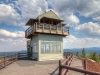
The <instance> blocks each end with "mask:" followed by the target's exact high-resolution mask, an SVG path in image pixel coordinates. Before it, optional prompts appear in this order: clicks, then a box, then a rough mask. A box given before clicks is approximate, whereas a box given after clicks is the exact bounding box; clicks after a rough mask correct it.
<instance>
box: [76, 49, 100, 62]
mask: <svg viewBox="0 0 100 75" xmlns="http://www.w3.org/2000/svg"><path fill="white" fill-rule="evenodd" d="M76 56H77V57H82V58H89V59H92V60H95V61H97V62H99V63H100V54H97V53H96V52H90V54H89V55H87V54H86V50H85V49H84V48H83V49H82V54H80V53H79V52H76Z"/></svg>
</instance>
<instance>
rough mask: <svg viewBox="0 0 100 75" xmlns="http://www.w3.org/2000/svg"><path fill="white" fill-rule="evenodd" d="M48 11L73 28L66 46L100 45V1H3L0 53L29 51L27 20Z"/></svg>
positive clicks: (64, 45)
mask: <svg viewBox="0 0 100 75" xmlns="http://www.w3.org/2000/svg"><path fill="white" fill-rule="evenodd" d="M48 10H53V11H54V12H55V13H56V14H57V15H58V16H59V17H60V18H61V19H63V20H64V23H65V24H66V26H68V27H70V35H69V36H66V37H64V38H63V49H70V48H88V47H100V0H0V52H8V51H20V50H26V49H27V48H26V47H27V46H26V41H27V39H25V30H26V29H27V28H28V26H25V24H26V22H27V21H28V20H29V19H30V18H36V17H37V16H38V15H39V14H42V13H44V12H45V11H48Z"/></svg>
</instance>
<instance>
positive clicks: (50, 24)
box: [50, 24, 51, 33]
mask: <svg viewBox="0 0 100 75" xmlns="http://www.w3.org/2000/svg"><path fill="white" fill-rule="evenodd" d="M50 33H51V24H50Z"/></svg>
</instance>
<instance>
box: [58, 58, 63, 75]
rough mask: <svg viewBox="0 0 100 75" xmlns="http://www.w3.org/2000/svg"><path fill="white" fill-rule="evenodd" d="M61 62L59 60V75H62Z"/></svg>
mask: <svg viewBox="0 0 100 75" xmlns="http://www.w3.org/2000/svg"><path fill="white" fill-rule="evenodd" d="M61 71H62V68H61V60H59V75H62V72H61Z"/></svg>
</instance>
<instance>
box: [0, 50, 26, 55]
mask: <svg viewBox="0 0 100 75" xmlns="http://www.w3.org/2000/svg"><path fill="white" fill-rule="evenodd" d="M19 52H20V53H25V52H27V50H21V51H12V52H11V51H10V52H0V56H2V55H4V54H6V55H8V54H15V53H19Z"/></svg>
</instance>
